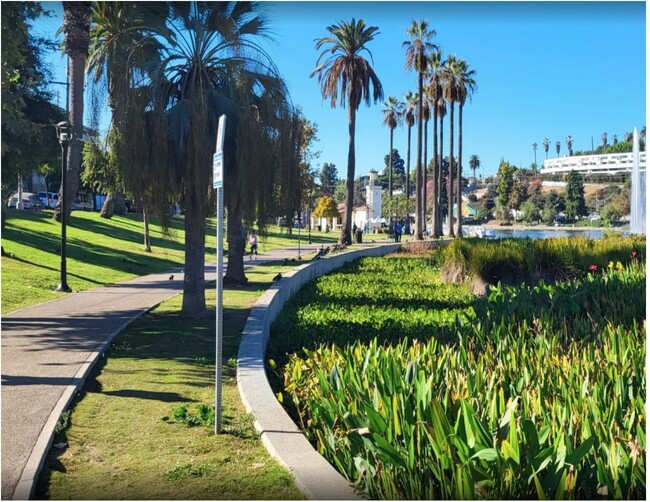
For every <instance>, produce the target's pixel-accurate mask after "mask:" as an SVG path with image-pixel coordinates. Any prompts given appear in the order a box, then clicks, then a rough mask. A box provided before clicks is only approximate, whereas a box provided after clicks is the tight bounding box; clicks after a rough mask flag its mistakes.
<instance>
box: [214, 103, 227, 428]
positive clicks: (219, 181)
mask: <svg viewBox="0 0 650 502" xmlns="http://www.w3.org/2000/svg"><path fill="white" fill-rule="evenodd" d="M225 128H226V116H225V115H221V117H219V127H218V129H217V148H216V152H215V154H214V156H213V159H212V183H213V187H214V188H215V190H216V191H217V280H216V287H217V299H216V323H215V324H216V336H215V365H214V366H215V402H214V418H215V420H214V432H215V434H219V433H220V432H221V374H222V358H223V355H222V352H223V350H222V347H223V343H222V340H223V199H224V197H223V139H224V134H225Z"/></svg>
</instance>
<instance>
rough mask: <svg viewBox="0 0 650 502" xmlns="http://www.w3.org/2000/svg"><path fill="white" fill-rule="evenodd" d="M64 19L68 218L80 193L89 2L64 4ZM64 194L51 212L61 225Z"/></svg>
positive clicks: (60, 194) (88, 38)
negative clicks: (68, 137)
mask: <svg viewBox="0 0 650 502" xmlns="http://www.w3.org/2000/svg"><path fill="white" fill-rule="evenodd" d="M63 14H64V15H63V18H64V26H63V31H64V33H65V51H66V54H67V55H68V72H69V75H70V89H69V96H70V111H69V116H68V120H69V121H70V129H71V131H72V140H71V141H70V144H69V145H68V156H67V159H66V161H67V163H66V171H67V181H66V185H67V186H66V200H65V207H64V208H63V210H64V211H65V214H66V216H67V217H69V216H70V212H71V210H72V199H73V198H74V197H75V195H76V194H77V190H78V189H79V171H80V169H81V146H82V136H83V118H84V76H85V67H86V58H87V57H88V45H89V41H90V15H91V10H90V2H64V3H63ZM62 194H63V190H62V188H61V189H59V201H58V202H57V205H56V208H55V209H54V219H56V220H57V221H61V204H62V203H63V195H62Z"/></svg>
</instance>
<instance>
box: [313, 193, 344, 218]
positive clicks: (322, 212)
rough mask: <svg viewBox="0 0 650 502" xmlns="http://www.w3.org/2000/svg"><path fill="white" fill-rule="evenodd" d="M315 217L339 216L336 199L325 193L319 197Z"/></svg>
mask: <svg viewBox="0 0 650 502" xmlns="http://www.w3.org/2000/svg"><path fill="white" fill-rule="evenodd" d="M314 217H315V218H338V217H339V210H338V208H337V207H336V201H335V200H334V199H333V198H332V197H330V196H329V195H324V196H322V197H321V198H320V199H318V204H317V205H316V209H314Z"/></svg>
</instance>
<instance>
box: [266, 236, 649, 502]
mask: <svg viewBox="0 0 650 502" xmlns="http://www.w3.org/2000/svg"><path fill="white" fill-rule="evenodd" d="M605 240H607V239H605ZM641 242H642V241H641ZM583 245H584V246H586V243H583ZM547 246H549V249H547V250H546V251H547V252H549V253H550V251H551V250H553V245H551V244H548V245H547ZM501 249H502V250H503V251H504V252H506V253H510V255H511V256H516V257H518V258H525V255H517V252H519V251H521V250H522V249H525V250H527V251H528V250H529V248H527V247H524V248H517V247H516V245H513V246H512V247H511V248H508V247H507V246H505V247H502V248H501ZM607 249H612V250H613V251H615V252H618V251H617V250H619V248H618V247H616V246H613V245H612V244H611V243H600V244H595V245H594V247H593V249H592V251H594V252H593V253H592V254H591V258H592V259H595V258H598V257H600V256H601V255H600V254H599V253H601V252H602V253H605V250H607ZM463 250H464V248H458V249H457V250H456V252H462V251H463ZM619 251H620V252H621V253H622V250H619ZM565 252H566V251H565ZM637 252H638V253H639V254H641V253H643V254H644V249H641V248H638V249H637ZM559 253H560V256H562V252H559ZM566 253H567V255H568V256H570V257H572V256H573V255H572V254H571V253H569V252H566ZM602 256H603V257H605V256H606V255H605V254H603V255H602ZM628 258H629V257H628ZM554 259H557V258H554ZM585 259H588V258H585ZM549 260H551V259H550V258H549ZM551 261H552V260H551ZM560 261H562V260H560ZM627 261H628V263H629V265H628V266H623V264H622V263H618V260H616V259H614V260H612V261H611V264H610V262H607V263H605V264H604V266H600V265H598V266H597V269H596V270H594V269H593V267H592V270H591V271H590V272H587V273H586V274H582V272H581V271H580V272H581V273H579V274H576V277H575V278H573V279H570V280H568V281H566V282H563V283H557V284H553V285H550V284H546V283H540V284H537V285H535V286H528V285H521V286H519V287H509V288H504V289H492V291H491V293H490V295H489V296H488V297H487V298H483V299H480V300H476V299H472V297H471V296H469V295H467V293H466V292H464V296H462V301H460V302H453V301H452V302H450V303H449V304H447V313H448V315H450V316H451V317H452V318H453V320H452V321H450V322H451V324H450V325H447V326H445V327H444V329H440V328H439V326H440V324H436V323H435V322H432V323H431V324H430V325H429V330H428V336H427V334H426V330H422V331H419V330H420V329H421V327H420V326H419V325H418V323H417V322H415V323H413V324H411V325H406V324H400V325H396V326H387V325H383V326H378V327H377V330H376V334H377V335H378V336H377V338H371V339H369V340H368V341H356V340H357V338H359V337H357V328H358V327H359V326H363V325H364V323H367V322H370V321H369V320H368V319H365V320H364V319H363V316H360V317H359V318H358V319H357V320H356V321H355V322H350V323H345V322H343V323H341V322H340V318H338V317H337V316H339V309H341V308H346V309H347V312H348V313H352V312H354V311H355V310H356V308H358V306H361V305H363V304H364V302H366V303H369V302H370V301H374V302H376V303H378V304H379V305H378V306H379V307H380V308H383V309H385V310H391V311H399V310H401V309H402V308H404V307H405V304H404V303H400V299H401V298H400V296H399V295H401V294H402V292H401V291H399V289H398V288H397V286H396V284H398V283H399V282H400V281H401V280H402V278H403V277H404V278H405V282H407V286H406V291H410V292H411V296H409V297H408V298H409V301H410V302H412V303H414V304H418V302H419V301H420V300H418V296H419V295H422V294H424V295H429V296H427V298H428V299H427V300H424V301H423V302H422V304H424V303H426V302H429V301H432V300H433V298H434V297H435V302H437V304H438V305H440V304H441V303H443V296H442V295H440V296H435V293H433V292H432V291H429V290H436V289H438V288H440V287H441V284H440V282H439V275H438V272H437V271H436V270H435V269H434V267H433V265H434V264H435V262H428V261H426V260H422V259H417V260H413V259H411V260H409V259H408V258H400V259H394V258H393V259H381V258H379V259H377V258H375V259H364V260H363V261H362V262H357V263H356V264H353V265H351V266H349V268H348V269H347V270H346V271H341V272H339V273H336V274H332V276H329V277H322V278H320V279H318V280H317V281H315V283H312V285H311V287H313V288H314V289H313V290H312V291H311V293H310V294H309V295H308V299H309V300H308V301H306V302H305V303H303V301H304V299H302V296H303V294H302V293H300V294H298V295H297V300H298V299H300V300H299V301H298V302H297V303H294V304H293V305H291V306H287V307H286V308H285V312H286V311H287V310H293V311H294V314H293V316H294V319H299V321H300V326H299V328H298V329H297V332H299V333H300V335H296V334H295V333H291V330H292V329H294V328H292V327H291V325H290V322H289V318H285V319H284V321H283V323H284V324H283V323H281V324H280V325H281V329H278V325H276V326H275V328H274V334H273V337H285V336H292V337H293V336H295V338H294V339H293V341H292V343H291V344H290V345H294V346H296V345H299V344H300V340H303V342H304V345H306V346H309V347H314V346H316V348H315V349H311V348H307V349H305V350H304V351H303V352H304V353H303V354H302V355H300V354H294V355H291V356H290V359H289V362H288V364H286V366H285V368H284V380H285V390H284V392H285V396H286V397H287V398H286V399H284V401H285V402H287V401H291V403H292V404H293V405H294V406H295V413H296V416H297V418H298V420H299V421H300V422H301V424H302V426H303V428H304V429H305V430H306V431H307V433H308V435H309V437H310V438H311V439H312V440H313V441H314V443H315V444H316V446H317V448H318V450H319V451H320V452H321V453H322V454H323V455H324V456H325V457H326V458H328V460H329V461H330V462H331V463H332V464H334V465H335V466H336V467H337V468H338V469H339V470H340V471H341V472H342V473H343V474H344V475H345V476H346V477H347V478H348V479H349V480H350V481H353V482H356V483H357V485H358V486H359V488H360V490H362V491H363V492H364V494H365V495H366V496H368V497H373V498H390V499H398V498H409V499H410V498H415V499H438V498H453V499H459V498H462V499H469V498H504V499H506V498H507V499H511V498H549V497H552V498H599V497H603V496H604V497H608V498H623V497H625V498H645V448H646V446H645V426H646V423H645V422H646V418H645V417H646V412H645V394H646V391H645V343H644V336H645V334H644V333H645V322H644V319H645V273H646V271H645V265H643V264H640V263H639V256H638V255H637V256H636V257H635V258H634V259H631V260H629V259H628V260H627ZM409 262H413V263H409ZM592 265H593V264H592ZM574 267H576V270H578V268H577V267H578V265H575V264H574ZM373 269H374V273H371V271H372V270H373ZM389 269H390V270H389ZM405 271H410V272H411V273H413V274H415V275H416V277H417V279H416V280H414V281H409V279H408V277H409V274H408V273H407V274H404V275H402V273H403V272H405ZM355 274H357V275H361V276H362V280H363V281H366V283H365V285H364V287H363V288H362V289H361V290H359V289H358V287H357V286H358V285H359V283H358V282H356V281H357V278H355V277H351V276H354V275H355ZM373 283H374V284H375V285H374V286H373ZM387 285H388V286H389V288H388V294H387V297H386V300H385V301H382V298H383V296H382V291H383V288H385V287H386V286H387ZM447 286H455V287H456V289H454V290H447V292H446V293H445V294H459V292H460V291H462V286H461V285H447ZM309 287H310V286H307V288H309ZM391 288H392V289H391ZM303 291H304V290H303ZM398 291H399V292H398ZM320 294H323V295H324V298H325V300H324V303H323V305H330V306H331V308H332V316H333V318H334V319H339V320H338V321H333V322H331V323H330V322H329V321H328V316H327V311H323V312H321V314H320V317H319V318H318V319H317V320H316V321H317V322H313V321H314V320H313V319H310V318H309V316H305V315H304V310H303V309H304V307H306V306H308V305H309V302H310V301H315V302H319V301H322V300H321V298H320V297H319V295H320ZM335 298H338V301H336V303H335V300H334V299H335ZM393 300H395V306H393V305H392V302H393ZM355 302H357V303H355ZM433 305H435V304H433ZM451 305H453V306H451ZM430 310H433V309H430ZM285 312H283V314H282V316H285V315H287V314H286V313H285ZM412 315H413V313H412ZM420 315H421V314H419V313H418V314H416V316H420ZM422 315H423V314H422ZM418 320H423V318H419V317H418ZM312 323H313V324H312ZM443 324H444V323H443ZM310 328H314V329H316V331H317V332H318V335H317V336H316V337H315V339H314V341H313V342H312V341H310V339H309V333H310ZM414 332H416V333H423V336H422V337H417V339H416V337H413V336H411V334H412V333H414ZM327 333H329V336H330V339H331V340H336V341H337V344H334V345H332V344H330V343H323V344H322V345H320V346H318V345H317V343H319V342H321V341H322V342H326V340H323V339H322V337H325V336H326V334H327ZM441 334H442V335H443V336H440V335H441ZM368 336H369V334H368V333H366V334H365V335H364V336H363V337H361V338H362V339H364V340H365V338H366V337H368ZM272 340H273V338H272ZM417 340H420V341H417ZM389 341H390V342H392V345H389V343H388V342H389ZM274 343H276V342H274Z"/></svg>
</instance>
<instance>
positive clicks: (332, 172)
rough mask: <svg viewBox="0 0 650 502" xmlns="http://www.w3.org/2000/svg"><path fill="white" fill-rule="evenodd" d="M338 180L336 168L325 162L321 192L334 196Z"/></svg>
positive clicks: (321, 175)
mask: <svg viewBox="0 0 650 502" xmlns="http://www.w3.org/2000/svg"><path fill="white" fill-rule="evenodd" d="M337 178H338V172H337V171H336V166H335V165H334V164H330V163H329V162H323V167H322V168H321V172H320V190H321V193H322V194H323V195H329V196H330V197H332V196H333V195H334V187H335V185H336V180H337Z"/></svg>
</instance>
